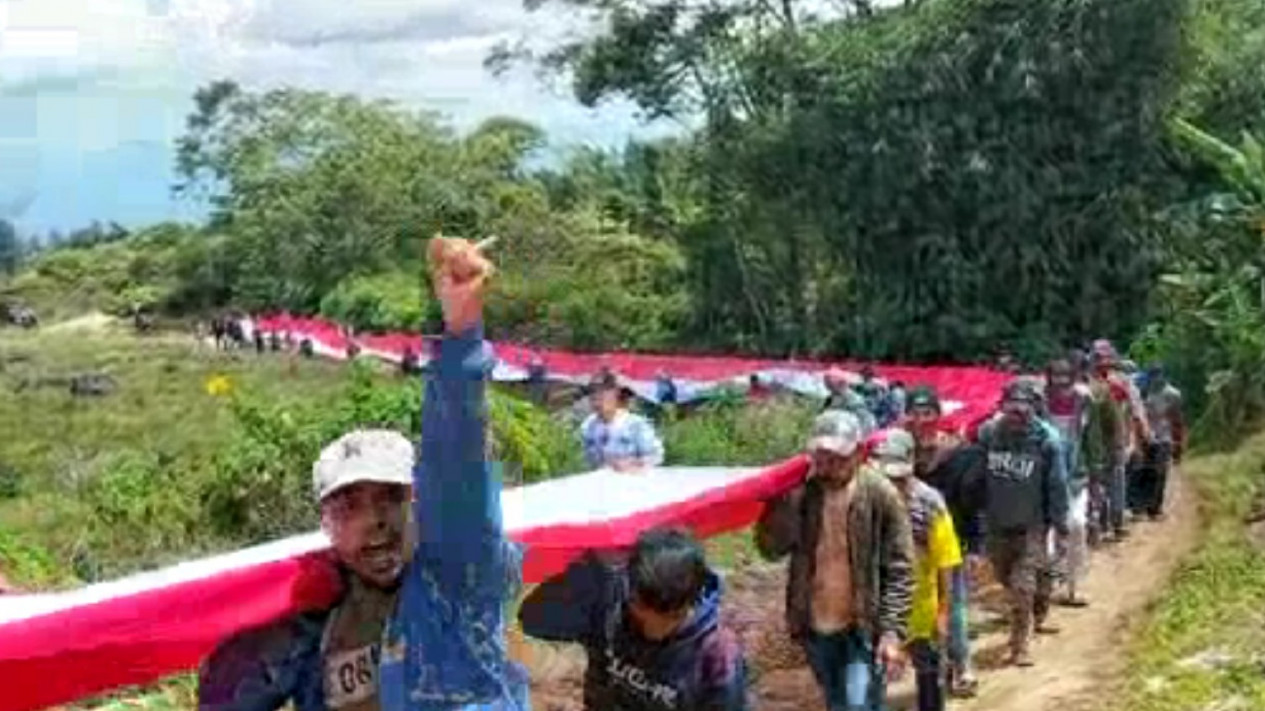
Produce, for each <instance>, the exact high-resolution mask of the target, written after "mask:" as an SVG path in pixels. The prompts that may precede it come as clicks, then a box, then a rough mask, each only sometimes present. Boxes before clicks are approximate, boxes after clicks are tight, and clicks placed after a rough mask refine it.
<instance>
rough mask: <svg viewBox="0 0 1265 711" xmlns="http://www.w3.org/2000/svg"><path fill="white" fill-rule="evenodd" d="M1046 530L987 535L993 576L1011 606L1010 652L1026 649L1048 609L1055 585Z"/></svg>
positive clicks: (1038, 529)
mask: <svg viewBox="0 0 1265 711" xmlns="http://www.w3.org/2000/svg"><path fill="white" fill-rule="evenodd" d="M1048 540H1049V539H1048V537H1047V531H1046V528H1045V527H1044V526H1042V527H1039V528H1037V529H1034V530H1029V531H1015V532H1009V531H1007V532H998V533H990V534H989V536H988V558H989V562H990V563H991V564H992V566H993V575H994V576H996V578H997V582H999V583H1001V585H1002V587H1004V588H1005V589H1006V596H1007V598H1008V602H1009V606H1010V651H1011V652H1012V653H1017V652H1027V651H1028V645H1029V643H1030V641H1031V639H1032V632H1033V627H1034V626H1035V625H1038V624H1041V623H1042V622H1044V621H1045V617H1046V615H1047V614H1049V611H1050V593H1051V591H1052V588H1053V584H1054V575H1053V572H1054V571H1053V569H1052V565H1051V561H1050V552H1049V546H1048Z"/></svg>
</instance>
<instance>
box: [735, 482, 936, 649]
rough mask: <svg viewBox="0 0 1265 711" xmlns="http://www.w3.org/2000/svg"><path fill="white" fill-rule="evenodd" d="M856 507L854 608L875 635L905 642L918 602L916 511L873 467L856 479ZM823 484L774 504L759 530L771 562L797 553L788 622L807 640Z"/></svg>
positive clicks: (851, 532) (852, 510) (851, 534)
mask: <svg viewBox="0 0 1265 711" xmlns="http://www.w3.org/2000/svg"><path fill="white" fill-rule="evenodd" d="M856 476H857V477H859V478H858V479H857V482H856V490H855V491H854V492H853V495H852V503H851V505H850V507H849V509H848V548H849V551H850V557H851V559H852V560H851V562H852V589H853V599H852V603H853V605H852V609H854V610H856V611H857V615H858V620H857V622H858V624H859V625H860V627H861V628H862V629H864V630H866V631H868V632H870V633H871V634H874V635H883V634H888V633H891V634H894V635H896V636H897V637H898V638H900V639H902V640H903V639H905V627H906V623H907V621H908V618H909V609H910V606H911V604H912V601H913V592H914V578H913V562H914V543H913V537H912V534H911V533H910V527H909V514H908V513H907V511H906V509H905V504H904V502H903V501H901V498H900V494H899V492H897V491H896V488H895V487H893V486H892V484H891V482H889V481H887V479H886V478H885V477H883V476H882V475H881V474H878V473H877V472H874V471H872V470H870V469H869V468H862V470H861V471H859V472H857V474H856ZM822 494H823V489H822V485H821V482H820V481H818V480H816V479H813V478H809V479H808V480H807V481H805V482H804V483H803V484H800V485H799V486H797V487H796V488H795V489H793V490H791V491H790V492H789V493H787V494H784V495H783V496H781V497H779V498H777V499H774V500H773V501H770V502H769V504H768V506H767V507H766V508H765V511H764V515H763V516H762V517H761V518H760V522H759V523H758V524H757V525H756V546H757V547H758V548H759V550H760V554H761V555H762V556H764V557H765V558H766V559H768V560H778V559H780V558H782V557H783V556H786V555H788V554H789V555H790V557H791V562H790V571H789V573H788V576H787V584H786V623H787V627H788V628H789V630H790V633H791V636H792V637H795V638H796V639H802V638H804V637H805V636H807V634H808V632H809V630H810V628H811V627H810V620H811V619H812V613H811V609H810V607H811V605H812V590H813V586H812V580H813V574H814V569H815V568H816V550H817V537H818V535H819V533H820V531H821V514H822V502H823V496H822Z"/></svg>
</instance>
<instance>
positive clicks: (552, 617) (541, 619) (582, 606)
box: [518, 551, 618, 642]
mask: <svg viewBox="0 0 1265 711" xmlns="http://www.w3.org/2000/svg"><path fill="white" fill-rule="evenodd" d="M617 580H618V572H617V571H616V570H614V569H613V568H611V567H610V566H607V565H606V564H605V563H603V562H602V561H601V560H600V559H599V558H598V556H597V554H596V553H594V552H592V551H590V552H588V553H586V554H585V555H584V556H583V557H582V558H580V559H579V560H577V561H576V562H574V563H572V564H571V565H570V566H569V567H568V568H567V569H566V570H565V571H564V572H563V573H562V574H561V575H557V576H555V577H553V578H551V579H549V580H546V581H545V582H544V583H541V584H540V585H539V586H537V587H536V589H535V590H532V591H531V593H530V594H528V595H527V597H526V598H525V599H524V600H523V604H522V606H520V607H519V609H518V622H519V624H520V625H522V628H523V634H525V635H527V636H528V637H535V638H537V639H544V640H549V641H553V642H584V641H587V640H588V639H589V637H590V635H591V634H592V633H593V631H594V630H595V629H596V626H595V625H596V621H597V620H599V619H601V618H602V614H603V612H604V610H605V608H606V606H607V605H608V604H609V603H610V602H611V601H612V589H613V586H614V585H615V584H616V583H617Z"/></svg>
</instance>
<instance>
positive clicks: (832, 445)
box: [807, 410, 865, 457]
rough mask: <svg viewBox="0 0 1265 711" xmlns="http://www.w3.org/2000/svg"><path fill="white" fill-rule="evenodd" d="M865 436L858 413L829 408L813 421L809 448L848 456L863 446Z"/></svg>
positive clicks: (809, 449)
mask: <svg viewBox="0 0 1265 711" xmlns="http://www.w3.org/2000/svg"><path fill="white" fill-rule="evenodd" d="M864 438H865V433H864V428H863V426H862V425H861V420H860V419H858V418H857V416H856V415H854V414H852V413H851V412H848V411H847V410H827V411H825V412H823V413H821V414H820V415H818V416H817V419H816V420H815V421H814V422H813V433H812V435H811V436H809V438H808V447H807V448H808V451H810V452H811V451H814V450H818V449H824V450H826V451H829V452H834V453H835V454H840V455H843V456H845V457H846V456H849V455H851V454H852V453H853V452H855V451H856V450H857V447H859V446H861V440H863V439H864Z"/></svg>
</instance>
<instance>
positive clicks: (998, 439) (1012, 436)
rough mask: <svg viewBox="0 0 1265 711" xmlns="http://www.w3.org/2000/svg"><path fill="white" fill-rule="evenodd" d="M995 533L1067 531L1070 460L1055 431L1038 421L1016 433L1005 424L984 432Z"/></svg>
mask: <svg viewBox="0 0 1265 711" xmlns="http://www.w3.org/2000/svg"><path fill="white" fill-rule="evenodd" d="M979 443H980V445H981V446H982V447H983V449H984V457H985V459H984V467H985V474H984V477H983V486H984V488H985V491H986V494H985V500H986V501H987V504H986V515H985V520H986V526H987V529H988V531H989V533H997V534H1009V533H1016V532H1019V531H1030V530H1032V529H1035V528H1041V527H1047V526H1048V527H1054V528H1056V529H1063V528H1065V527H1066V525H1067V510H1068V491H1067V473H1066V471H1065V469H1066V467H1065V465H1066V461H1067V459H1066V457H1065V456H1064V452H1063V449H1062V445H1061V444H1060V442H1059V441H1058V433H1057V430H1055V429H1054V427H1053V426H1052V425H1050V424H1048V423H1044V422H1042V421H1041V420H1040V419H1037V418H1034V419H1033V420H1032V421H1031V422H1029V423H1028V424H1027V425H1026V426H1025V427H1023V428H1021V429H1018V430H1014V429H1011V428H1009V427H1006V426H1005V425H1004V424H1002V422H1001V421H1000V420H995V421H993V422H989V423H987V424H985V425H984V427H982V428H981V429H980V432H979Z"/></svg>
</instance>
